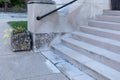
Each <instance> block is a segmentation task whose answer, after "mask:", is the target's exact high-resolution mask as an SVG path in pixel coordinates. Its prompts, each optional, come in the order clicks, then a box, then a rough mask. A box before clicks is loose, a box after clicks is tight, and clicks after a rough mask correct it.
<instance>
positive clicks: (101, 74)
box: [52, 44, 120, 80]
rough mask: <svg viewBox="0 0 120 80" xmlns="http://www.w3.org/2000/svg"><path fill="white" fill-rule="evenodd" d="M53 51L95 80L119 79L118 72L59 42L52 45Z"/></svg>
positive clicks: (119, 73)
mask: <svg viewBox="0 0 120 80" xmlns="http://www.w3.org/2000/svg"><path fill="white" fill-rule="evenodd" d="M52 48H53V50H54V52H55V53H57V54H59V55H60V56H61V57H63V58H64V59H67V60H68V61H69V62H71V63H72V64H74V65H75V66H77V67H79V68H80V69H81V70H82V71H84V72H86V73H87V74H89V75H90V76H92V77H94V78H95V79H96V80H118V79H120V76H119V75H120V72H118V71H116V70H114V69H112V68H110V67H108V66H106V65H104V64H102V63H99V62H97V61H95V60H93V59H90V58H88V57H86V56H84V55H82V54H84V53H81V52H76V51H74V50H72V49H70V48H68V47H65V46H63V45H61V44H59V45H54V46H52Z"/></svg>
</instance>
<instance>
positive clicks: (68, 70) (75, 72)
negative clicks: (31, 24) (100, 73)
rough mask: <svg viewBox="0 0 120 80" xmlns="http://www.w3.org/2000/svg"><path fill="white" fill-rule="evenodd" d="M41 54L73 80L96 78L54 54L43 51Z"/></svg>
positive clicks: (92, 79)
mask: <svg viewBox="0 0 120 80" xmlns="http://www.w3.org/2000/svg"><path fill="white" fill-rule="evenodd" d="M41 53H42V54H43V55H44V56H45V57H46V58H47V59H48V60H50V61H51V62H52V63H53V64H54V65H55V66H56V67H57V68H58V69H59V70H60V71H61V72H62V73H64V74H65V75H66V76H68V77H69V78H70V79H71V80H95V79H94V78H92V77H91V76H89V75H88V74H86V73H84V72H83V71H81V70H79V68H77V67H75V66H74V65H72V64H70V63H69V62H67V61H66V60H64V59H63V58H61V57H60V56H59V55H57V54H55V53H54V52H52V51H42V52H41ZM63 64H64V65H63Z"/></svg>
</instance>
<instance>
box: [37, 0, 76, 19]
mask: <svg viewBox="0 0 120 80" xmlns="http://www.w3.org/2000/svg"><path fill="white" fill-rule="evenodd" d="M76 1H77V0H73V1H71V2H69V3H67V4H65V5H63V6H61V7H59V8H57V9H55V10H53V11H51V12H49V13H47V14H45V15H43V16H37V17H36V19H37V20H41V19H43V18H44V17H46V16H48V15H50V14H52V13H54V12H56V11H58V10H60V9H62V8H64V7H66V6H68V5H70V4H72V3H74V2H76Z"/></svg>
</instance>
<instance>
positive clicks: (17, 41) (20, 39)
mask: <svg viewBox="0 0 120 80" xmlns="http://www.w3.org/2000/svg"><path fill="white" fill-rule="evenodd" d="M11 47H12V50H13V51H25V50H31V49H32V37H31V33H30V32H29V31H26V32H23V33H18V34H12V35H11Z"/></svg>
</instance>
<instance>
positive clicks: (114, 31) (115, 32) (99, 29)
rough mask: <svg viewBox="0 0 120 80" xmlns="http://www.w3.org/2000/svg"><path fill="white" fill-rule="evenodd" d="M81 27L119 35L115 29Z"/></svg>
mask: <svg viewBox="0 0 120 80" xmlns="http://www.w3.org/2000/svg"><path fill="white" fill-rule="evenodd" d="M81 27H82V28H88V29H93V30H98V31H104V32H108V33H113V34H118V35H120V31H116V30H110V29H105V28H104V29H102V28H98V27H90V26H81Z"/></svg>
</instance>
